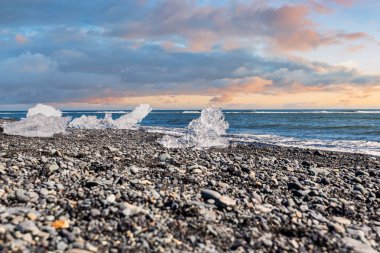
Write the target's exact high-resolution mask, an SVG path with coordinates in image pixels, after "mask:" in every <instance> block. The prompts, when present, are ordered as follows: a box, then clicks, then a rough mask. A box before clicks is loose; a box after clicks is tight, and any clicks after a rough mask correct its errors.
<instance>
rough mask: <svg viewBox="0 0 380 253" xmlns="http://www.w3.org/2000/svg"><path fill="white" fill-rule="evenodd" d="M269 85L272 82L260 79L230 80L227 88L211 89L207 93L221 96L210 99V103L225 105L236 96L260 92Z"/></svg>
mask: <svg viewBox="0 0 380 253" xmlns="http://www.w3.org/2000/svg"><path fill="white" fill-rule="evenodd" d="M270 85H272V81H270V80H266V79H263V78H260V77H249V78H245V79H238V80H230V83H229V84H228V85H227V87H225V88H221V89H212V90H210V91H209V92H210V93H213V94H215V93H220V94H221V95H219V96H217V97H214V98H212V99H211V101H210V102H213V103H227V102H230V101H232V100H233V98H234V97H235V96H237V95H241V94H252V93H256V92H262V91H264V90H265V89H266V88H268V86H270Z"/></svg>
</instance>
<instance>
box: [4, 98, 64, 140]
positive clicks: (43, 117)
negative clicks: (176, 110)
mask: <svg viewBox="0 0 380 253" xmlns="http://www.w3.org/2000/svg"><path fill="white" fill-rule="evenodd" d="M61 116H62V113H61V111H59V110H57V109H55V108H54V107H51V106H48V105H43V104H38V105H36V106H35V107H32V108H30V109H29V110H28V114H27V117H26V118H25V119H21V120H20V121H15V122H11V123H5V124H3V126H4V133H5V134H8V135H20V136H25V137H51V136H53V135H54V134H57V133H64V132H65V131H66V128H67V124H68V123H69V121H70V120H71V118H70V117H61Z"/></svg>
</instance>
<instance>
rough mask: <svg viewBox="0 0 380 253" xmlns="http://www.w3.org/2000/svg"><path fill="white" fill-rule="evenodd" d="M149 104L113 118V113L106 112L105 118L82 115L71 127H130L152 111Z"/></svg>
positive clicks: (71, 123)
mask: <svg viewBox="0 0 380 253" xmlns="http://www.w3.org/2000/svg"><path fill="white" fill-rule="evenodd" d="M151 110H152V108H151V107H150V105H149V104H140V105H139V106H137V107H136V108H135V109H134V110H133V111H132V112H130V113H127V114H125V115H123V116H121V117H120V118H118V119H116V120H113V119H112V114H111V113H106V115H105V117H104V118H103V119H98V118H97V117H96V116H85V115H83V116H81V117H80V118H76V119H74V120H73V121H72V122H70V127H73V128H79V129H106V128H115V129H130V128H133V127H135V126H137V125H138V124H139V123H140V122H141V121H142V120H143V119H144V118H145V117H146V116H147V115H148V114H149V113H150V112H151Z"/></svg>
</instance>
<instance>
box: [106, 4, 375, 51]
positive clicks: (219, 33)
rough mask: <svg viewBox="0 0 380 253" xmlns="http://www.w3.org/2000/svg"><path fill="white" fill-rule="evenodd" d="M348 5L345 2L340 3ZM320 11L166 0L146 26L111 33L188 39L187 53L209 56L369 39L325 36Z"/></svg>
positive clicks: (322, 7) (302, 7)
mask: <svg viewBox="0 0 380 253" xmlns="http://www.w3.org/2000/svg"><path fill="white" fill-rule="evenodd" d="M343 2H346V1H343V0H340V1H339V3H340V4H343ZM347 3H348V2H347ZM315 11H317V12H320V13H324V12H327V11H328V7H327V6H326V4H325V3H321V2H318V1H312V2H309V3H305V4H298V5H284V6H280V7H271V6H268V5H265V4H258V3H257V2H253V3H252V2H251V3H237V2H230V3H229V4H227V5H225V6H222V7H212V6H197V5H195V4H194V2H193V1H181V2H179V1H174V0H165V1H162V2H161V4H158V5H157V6H156V7H155V9H154V11H151V12H149V14H147V16H146V17H145V18H144V19H143V20H142V21H136V22H129V23H127V24H126V25H125V26H117V27H111V31H112V33H113V34H116V35H119V36H122V37H125V38H128V39H139V38H145V39H147V38H148V39H151V40H155V39H157V40H162V39H164V40H168V38H170V39H175V38H184V39H185V41H187V47H186V48H187V49H188V50H193V51H206V50H209V49H211V48H213V47H214V46H222V48H228V49H232V48H234V47H236V48H239V47H241V45H242V44H244V45H248V44H255V43H257V42H259V43H260V42H261V43H262V44H264V45H267V46H272V47H275V48H278V49H281V50H288V51H305V50H311V49H314V48H317V47H319V46H323V45H330V44H339V43H344V42H345V41H346V40H359V39H364V38H367V37H368V35H367V34H365V33H363V32H354V33H347V32H344V31H343V32H341V31H339V32H338V31H327V32H323V33H321V32H319V26H318V25H317V24H316V23H315V22H313V21H312V20H311V18H310V14H311V13H312V12H315Z"/></svg>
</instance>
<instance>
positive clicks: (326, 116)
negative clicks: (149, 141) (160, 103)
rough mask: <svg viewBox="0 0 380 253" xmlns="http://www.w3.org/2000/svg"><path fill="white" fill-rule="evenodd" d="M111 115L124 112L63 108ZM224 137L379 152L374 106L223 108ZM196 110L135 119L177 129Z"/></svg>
mask: <svg viewBox="0 0 380 253" xmlns="http://www.w3.org/2000/svg"><path fill="white" fill-rule="evenodd" d="M106 112H110V113H112V117H113V118H114V119H116V118H118V117H120V116H121V115H123V114H125V113H127V112H129V111H127V110H120V111H107V110H101V111H100V110H98V111H88V110H81V111H64V112H63V114H64V116H71V117H73V118H76V117H80V116H81V115H95V116H97V117H104V115H105V113H106ZM223 112H224V114H225V118H226V120H227V121H228V122H229V124H230V127H229V129H228V132H227V137H228V138H229V139H231V140H235V141H242V142H259V143H266V144H274V145H282V146H294V147H301V148H311V149H322V150H332V151H344V152H354V153H364V154H371V155H376V156H380V110H224V111H223ZM199 115H200V110H153V111H152V112H151V113H150V114H149V115H148V116H147V117H146V118H145V119H144V120H143V121H142V123H141V125H142V126H143V127H144V128H146V129H147V130H149V131H159V132H170V133H182V132H183V131H184V129H185V128H186V126H187V125H188V124H189V122H190V121H191V120H193V119H195V118H197V117H199ZM23 117H26V111H0V118H8V119H20V118H23Z"/></svg>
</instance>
